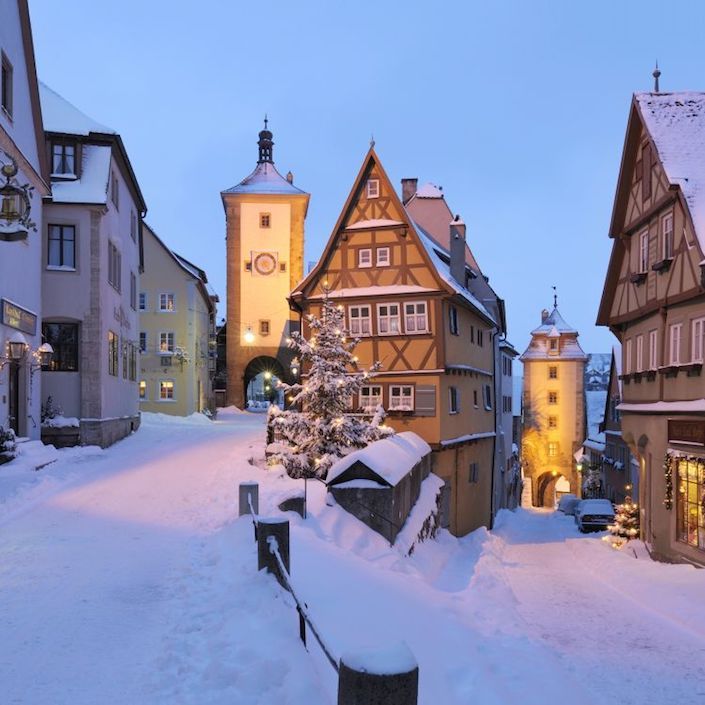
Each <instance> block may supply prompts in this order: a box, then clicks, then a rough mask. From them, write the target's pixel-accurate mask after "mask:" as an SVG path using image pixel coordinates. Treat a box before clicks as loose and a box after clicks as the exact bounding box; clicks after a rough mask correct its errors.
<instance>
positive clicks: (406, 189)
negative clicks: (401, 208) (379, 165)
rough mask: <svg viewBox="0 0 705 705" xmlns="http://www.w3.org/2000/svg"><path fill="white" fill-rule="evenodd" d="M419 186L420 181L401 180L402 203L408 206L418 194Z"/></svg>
mask: <svg viewBox="0 0 705 705" xmlns="http://www.w3.org/2000/svg"><path fill="white" fill-rule="evenodd" d="M418 184H419V180H418V179H402V180H401V202H402V203H403V204H404V205H406V204H407V203H408V202H409V201H410V200H411V199H412V198H413V197H414V195H415V194H416V187H417V186H418Z"/></svg>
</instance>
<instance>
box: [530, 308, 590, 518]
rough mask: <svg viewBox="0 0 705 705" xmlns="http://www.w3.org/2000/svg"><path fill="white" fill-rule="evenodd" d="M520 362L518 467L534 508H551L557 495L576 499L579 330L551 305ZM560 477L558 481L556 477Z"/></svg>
mask: <svg viewBox="0 0 705 705" xmlns="http://www.w3.org/2000/svg"><path fill="white" fill-rule="evenodd" d="M520 359H521V361H522V362H523V363H524V386H523V398H524V429H523V434H522V463H523V466H524V476H525V480H526V481H528V482H530V483H531V486H532V501H533V504H534V506H540V507H552V506H553V505H554V502H555V498H556V492H560V491H561V490H567V489H568V487H569V488H570V492H572V493H574V494H576V495H579V494H580V484H581V483H580V478H579V476H578V471H577V464H576V461H575V458H574V454H575V453H576V451H577V450H578V448H580V446H581V444H582V441H583V439H584V438H585V434H586V413H585V388H584V376H585V363H586V361H587V355H586V354H585V353H584V352H583V350H582V348H581V347H580V344H579V343H578V331H577V330H575V329H574V328H573V327H572V326H570V325H568V324H567V323H566V322H565V321H564V320H563V318H562V316H561V315H560V313H559V312H558V308H557V307H554V309H553V311H552V312H551V313H549V312H548V311H546V310H544V311H542V313H541V325H540V326H539V327H538V328H535V329H534V330H533V331H531V342H530V343H529V346H528V348H527V349H526V350H525V351H524V354H523V355H522V356H521V358H520ZM561 478H563V479H561Z"/></svg>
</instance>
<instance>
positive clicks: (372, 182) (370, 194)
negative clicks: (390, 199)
mask: <svg viewBox="0 0 705 705" xmlns="http://www.w3.org/2000/svg"><path fill="white" fill-rule="evenodd" d="M367 198H379V179H368V180H367Z"/></svg>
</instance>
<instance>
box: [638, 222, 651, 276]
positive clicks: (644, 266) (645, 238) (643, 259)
mask: <svg viewBox="0 0 705 705" xmlns="http://www.w3.org/2000/svg"><path fill="white" fill-rule="evenodd" d="M648 271H649V231H648V230H644V232H643V233H641V235H639V272H640V273H642V274H644V273H645V272H648Z"/></svg>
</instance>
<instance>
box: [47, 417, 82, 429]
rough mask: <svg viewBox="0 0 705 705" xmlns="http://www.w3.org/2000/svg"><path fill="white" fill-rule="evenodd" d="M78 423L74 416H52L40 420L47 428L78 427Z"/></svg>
mask: <svg viewBox="0 0 705 705" xmlns="http://www.w3.org/2000/svg"><path fill="white" fill-rule="evenodd" d="M79 425H80V424H79V421H78V419H77V418H76V417H75V416H52V417H51V418H50V419H44V421H42V426H45V427H47V428H78V427H79Z"/></svg>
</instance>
